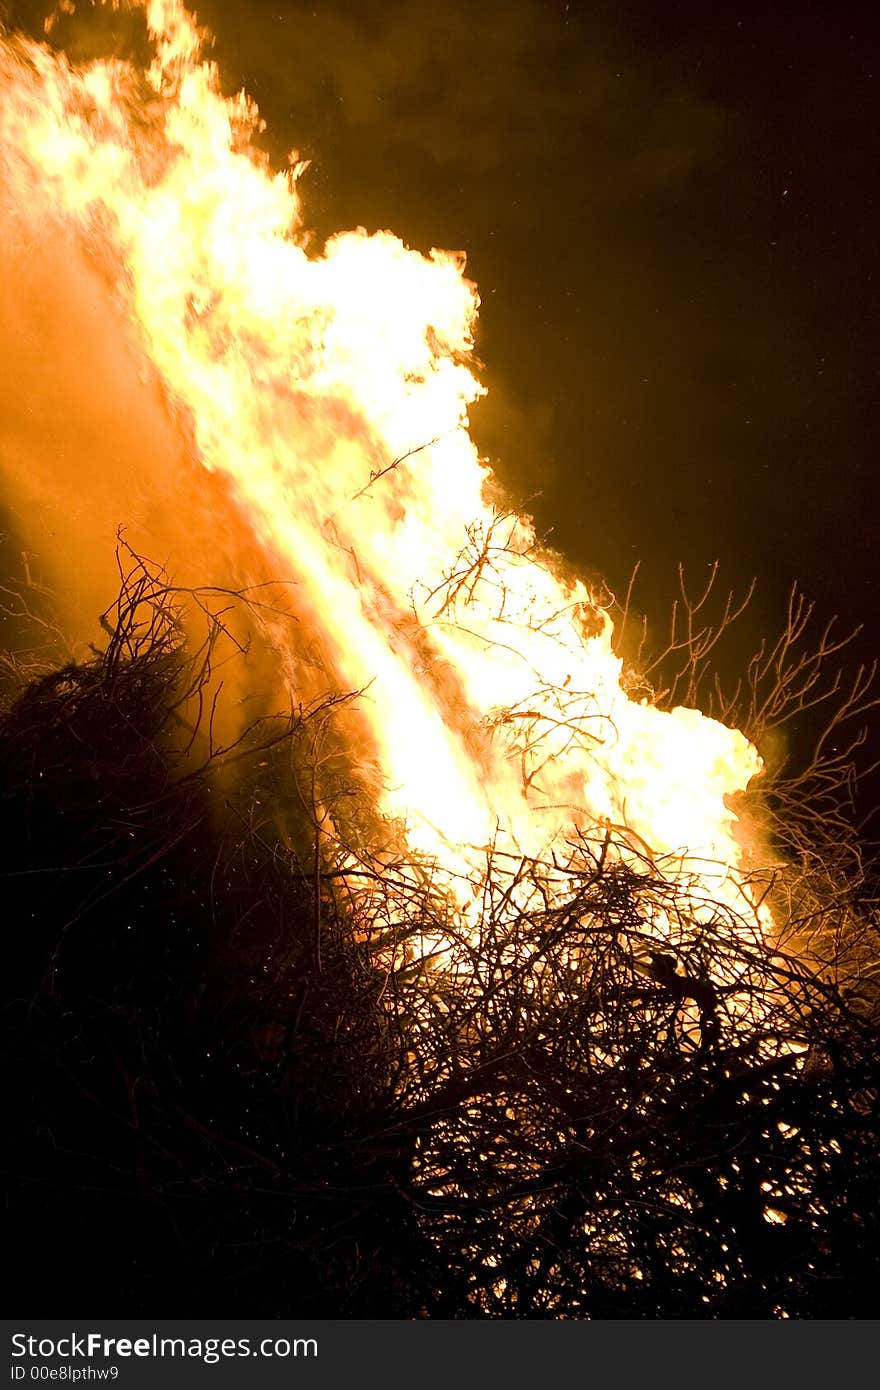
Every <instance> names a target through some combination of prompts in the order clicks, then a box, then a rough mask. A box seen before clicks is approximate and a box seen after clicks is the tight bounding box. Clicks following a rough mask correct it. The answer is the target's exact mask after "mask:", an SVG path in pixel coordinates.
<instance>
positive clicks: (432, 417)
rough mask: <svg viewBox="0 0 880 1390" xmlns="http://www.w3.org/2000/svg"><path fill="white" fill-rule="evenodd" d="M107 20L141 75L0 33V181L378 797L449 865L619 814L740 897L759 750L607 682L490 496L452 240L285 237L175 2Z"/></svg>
mask: <svg viewBox="0 0 880 1390" xmlns="http://www.w3.org/2000/svg"><path fill="white" fill-rule="evenodd" d="M68 8H69V7H68ZM133 8H143V9H144V10H145V15H146V21H147V26H148V30H149V34H150V38H151V41H152V45H153V53H154V57H153V60H152V62H151V65H150V66H149V68H148V69H147V70H146V72H142V71H138V70H137V68H136V67H135V66H134V65H133V64H131V63H126V62H121V61H118V60H108V61H99V62H95V63H92V64H90V65H87V66H81V67H74V66H72V65H71V64H70V63H69V62H68V61H67V60H66V59H65V57H64V56H63V55H58V54H55V53H53V52H51V51H50V50H49V49H48V48H47V47H45V46H42V45H38V44H35V43H32V42H30V41H28V40H25V39H23V38H19V37H14V38H9V39H7V40H4V41H0V83H2V95H0V170H2V175H3V179H4V184H5V189H6V192H5V195H4V196H5V197H6V198H7V199H8V200H10V202H11V203H13V204H14V205H15V207H16V211H17V216H18V217H19V218H23V219H24V220H25V221H26V222H27V223H28V224H29V225H30V226H31V227H32V228H35V229H38V230H39V229H40V228H46V227H49V226H58V225H61V226H63V227H64V228H66V229H67V230H68V231H70V229H74V231H75V234H76V236H77V238H78V239H79V241H80V244H82V245H84V246H85V247H86V248H88V249H89V251H90V253H91V254H92V255H93V256H94V257H95V258H96V260H97V261H99V262H100V265H101V267H102V270H103V273H104V274H105V275H106V274H107V273H108V267H109V273H110V274H111V275H112V276H113V277H114V279H115V281H116V293H117V294H118V295H119V296H120V297H121V300H122V303H123V304H124V306H125V310H126V313H127V315H128V316H129V318H130V320H131V322H132V323H133V324H134V325H135V326H136V330H137V333H138V335H139V338H140V343H141V346H142V350H143V352H144V353H145V354H146V357H147V359H148V360H149V362H151V363H152V365H153V367H154V368H155V370H156V371H157V372H158V374H159V376H160V378H161V380H162V382H163V383H164V386H165V389H166V391H167V393H168V394H169V396H170V398H171V399H172V400H173V401H174V402H175V404H176V405H177V407H178V408H179V410H180V412H181V415H182V416H183V417H185V419H186V420H187V421H188V422H189V428H190V429H191V431H192V435H193V438H194V440H195V447H196V450H197V453H198V458H199V460H200V462H201V464H202V465H203V466H204V468H205V469H208V470H211V471H213V472H216V473H217V474H220V475H222V476H223V477H224V478H226V479H227V480H228V481H229V482H230V484H231V485H232V487H233V489H234V493H235V496H236V498H237V501H238V503H239V504H240V506H241V508H242V509H243V510H244V512H245V513H246V515H247V517H248V520H249V524H250V527H251V529H252V532H253V535H254V537H256V538H257V540H258V541H259V543H260V544H261V545H262V546H263V547H265V549H266V551H267V553H268V554H270V555H272V556H274V557H276V558H277V561H278V562H279V564H280V566H281V567H283V570H284V571H285V572H286V573H288V574H290V575H292V576H294V577H295V578H296V580H297V581H298V583H299V586H300V588H299V590H298V593H299V595H300V600H299V602H300V607H301V612H302V616H303V618H304V619H305V620H307V622H308V624H309V625H310V627H311V628H312V629H313V630H314V631H316V632H319V633H320V634H321V637H322V642H323V645H324V648H325V649H326V650H327V651H329V653H330V660H331V662H332V667H333V669H334V673H335V676H336V677H337V679H338V680H339V681H340V682H342V683H343V684H344V685H345V686H347V687H349V688H353V689H361V688H363V689H365V692H366V693H365V694H364V696H363V700H362V705H363V711H364V716H365V718H366V720H367V721H368V723H369V727H370V731H371V735H372V738H373V740H374V743H375V749H376V756H377V758H378V761H379V764H380V766H381V770H382V775H383V782H384V786H383V790H382V792H381V793H380V808H379V809H380V810H381V812H382V813H384V814H385V815H387V816H390V817H394V818H400V819H402V820H403V821H404V822H405V824H406V827H407V835H408V838H409V843H410V845H411V847H412V848H413V849H414V850H415V851H417V852H420V853H425V854H427V855H429V856H431V857H436V858H437V859H438V860H439V861H441V862H442V863H443V864H445V865H446V866H448V868H449V869H450V871H451V872H452V873H463V874H464V875H465V876H467V875H468V874H469V873H470V872H471V871H472V869H473V868H474V866H475V865H476V864H478V862H479V857H480V855H482V856H483V857H485V852H486V847H487V846H488V845H489V843H490V842H495V843H497V841H498V837H499V836H500V837H501V838H502V839H503V840H504V842H505V843H506V844H507V845H508V846H509V847H510V848H511V850H514V849H515V850H516V851H517V852H518V853H523V854H528V855H531V856H536V857H540V856H543V855H550V854H551V853H552V850H553V846H554V844H557V843H563V842H564V841H565V838H566V836H569V835H570V834H571V831H572V827H573V826H574V827H578V826H581V827H596V826H597V825H599V826H601V825H602V824H604V823H612V824H614V825H616V826H625V827H627V828H628V830H629V831H631V832H632V833H633V834H634V835H636V836H638V837H639V839H640V840H641V841H642V842H643V844H645V845H646V846H649V847H650V850H651V851H652V852H653V853H654V854H656V855H658V856H663V857H666V858H667V859H669V858H670V857H672V858H673V859H675V860H676V862H678V863H679V865H680V869H681V872H682V873H684V872H687V874H688V875H689V877H691V878H692V877H693V876H694V875H695V874H696V875H698V876H699V878H700V881H701V882H702V884H703V885H704V891H705V893H706V895H707V896H708V897H720V898H721V899H726V900H727V901H729V902H731V903H735V904H736V905H737V907H739V908H741V907H742V905H743V902H744V901H746V902H748V901H749V900H748V890H747V888H746V887H745V886H744V880H743V877H742V873H741V868H740V864H741V847H740V843H739V839H738V834H740V835H741V831H740V832H738V830H737V825H736V817H735V816H734V814H733V812H732V811H731V810H730V809H729V806H728V804H727V798H728V796H729V795H730V794H733V793H736V792H737V791H739V790H742V789H744V788H745V787H746V786H747V784H748V782H749V780H750V779H751V778H752V777H754V776H755V775H756V774H758V773H759V772H760V770H761V760H760V758H759V756H758V754H757V752H756V750H755V749H754V747H752V745H751V744H750V743H749V742H748V740H747V739H746V738H745V737H744V736H743V734H741V733H739V732H737V731H736V730H733V729H729V728H726V727H724V726H723V725H721V724H719V723H717V722H715V721H713V720H711V719H709V718H706V717H704V716H703V715H702V714H701V713H700V712H699V711H697V710H694V709H684V708H679V709H675V710H672V711H671V712H662V711H660V710H659V709H657V708H655V707H654V706H653V705H651V704H650V703H648V702H647V701H645V700H641V701H637V700H633V699H631V698H630V697H629V696H628V695H627V693H626V692H625V690H624V689H623V688H622V685H621V662H620V660H619V658H618V657H617V656H616V655H615V654H614V652H613V649H612V643H611V637H612V629H611V622H610V619H609V617H608V615H607V614H606V613H604V612H603V611H602V610H601V609H599V608H598V607H597V606H596V604H595V602H594V599H593V596H592V595H591V593H590V592H589V590H588V589H587V587H586V586H585V584H584V583H582V582H581V581H579V580H575V581H573V582H569V581H566V580H563V579H562V578H560V577H559V576H558V575H557V574H555V573H554V571H553V568H552V566H551V565H550V563H549V562H548V561H546V560H545V559H542V558H540V557H539V556H537V557H536V554H535V536H534V532H533V529H532V525H531V522H530V521H529V519H528V518H526V517H521V516H515V515H507V514H504V513H502V512H501V511H499V510H498V509H497V508H496V506H495V505H493V503H492V502H491V501H490V500H489V497H488V495H489V484H490V482H491V475H490V472H489V470H488V468H487V467H486V465H485V464H484V463H483V462H482V461H481V460H480V458H479V457H478V454H477V451H476V449H475V446H474V444H473V442H472V440H471V438H470V436H469V433H468V415H467V412H468V407H469V406H470V404H471V403H472V402H473V401H475V400H476V399H477V397H478V396H479V395H480V394H481V393H482V390H483V388H482V387H481V386H480V385H479V383H478V382H477V380H476V378H475V376H474V373H473V370H472V366H471V357H470V354H471V351H472V348H473V338H474V328H475V323H476V317H477V309H478V303H479V301H478V296H477V293H476V290H475V288H474V286H473V285H472V284H471V283H470V282H469V281H468V280H467V279H466V278H465V276H464V273H463V270H464V261H463V257H461V256H459V255H455V254H451V253H449V252H443V251H432V252H431V254H430V255H429V256H423V255H420V254H418V253H416V252H414V251H411V250H408V249H407V248H406V247H405V246H404V245H403V244H402V242H401V241H400V240H399V239H398V238H397V237H395V236H393V235H392V234H391V233H389V232H380V233H378V234H377V235H374V236H368V235H367V234H366V233H365V232H364V231H363V230H358V231H356V232H351V233H346V234H343V235H339V236H336V237H334V238H332V239H331V240H330V241H329V243H328V244H327V245H326V247H325V248H324V249H323V251H322V252H321V253H320V254H309V253H308V251H307V249H306V245H307V239H306V237H305V234H304V232H303V222H302V216H301V210H300V201H299V196H298V191H297V180H298V177H299V175H300V173H301V172H302V166H301V165H300V164H299V163H298V162H297V160H296V158H295V157H293V158H292V160H291V167H290V169H289V170H287V171H285V172H282V173H272V172H271V171H270V169H269V168H268V166H267V164H266V161H265V159H264V158H263V157H262V156H261V155H260V154H259V153H258V152H257V151H255V149H254V148H253V146H252V145H251V143H250V142H251V139H252V137H253V135H254V133H255V131H257V130H258V129H259V125H260V122H259V116H258V112H257V109H256V107H255V105H254V104H253V103H252V102H251V101H250V100H249V99H248V97H247V96H246V95H245V94H244V93H240V94H238V95H236V96H233V97H227V96H224V95H223V94H222V92H221V89H220V84H219V79H218V73H217V69H216V66H215V65H214V64H213V63H211V62H210V61H207V60H206V59H205V57H204V35H203V34H202V33H201V32H200V31H199V30H198V28H197V27H196V22H195V19H194V17H193V16H192V15H191V14H189V13H188V12H187V10H186V9H185V8H184V6H183V5H182V4H181V3H180V0H146V3H140V4H138V3H137V0H134V3H133ZM221 524H222V523H221ZM288 655H289V660H290V662H291V667H292V669H293V670H294V672H295V666H296V661H297V654H296V653H295V652H294V651H291V652H290V653H289V654H288Z"/></svg>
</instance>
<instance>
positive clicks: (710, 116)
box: [7, 0, 880, 656]
mask: <svg viewBox="0 0 880 1390" xmlns="http://www.w3.org/2000/svg"><path fill="white" fill-rule="evenodd" d="M81 8H82V7H81ZM44 12H45V7H44V6H43V5H42V4H39V5H38V4H31V3H28V4H23V5H22V4H13V5H11V6H7V13H8V14H9V15H10V17H11V19H12V21H13V22H14V23H18V24H21V25H23V26H24V25H25V24H27V23H28V22H30V23H31V24H33V17H34V16H35V15H37V14H38V13H39V14H42V13H44ZM198 12H199V15H200V17H201V18H202V19H203V20H204V21H205V22H206V23H207V24H208V25H209V26H210V27H211V28H212V29H213V31H214V32H215V34H216V35H217V44H216V57H217V59H218V61H219V62H220V65H221V70H222V72H223V76H224V80H225V82H226V83H227V84H229V85H230V86H239V85H244V86H246V88H247V89H248V91H249V92H250V93H251V94H252V95H253V96H254V97H255V98H256V99H257V101H258V102H259V105H260V107H261V110H262V112H263V115H264V116H265V118H266V120H267V122H268V130H267V133H266V135H265V136H264V141H265V143H266V145H267V148H268V149H269V150H270V152H271V154H272V156H273V158H274V159H276V160H278V161H279V162H281V161H283V160H284V158H285V156H286V153H287V152H288V151H289V150H290V149H291V148H292V147H296V148H297V149H298V150H299V151H300V152H301V154H303V155H304V156H306V157H308V158H309V159H311V160H312V166H311V168H310V170H309V172H308V174H307V175H306V176H305V179H304V180H303V182H302V184H301V190H302V194H303V198H304V201H305V207H306V219H307V222H308V224H309V225H310V226H312V227H313V228H314V231H315V235H316V238H317V240H318V242H320V240H321V239H322V238H323V237H325V236H326V235H329V234H330V233H332V232H333V231H336V230H340V229H344V228H348V227H352V226H356V225H364V226H366V227H367V228H368V229H369V230H375V229H377V228H389V229H391V230H393V231H395V232H397V233H398V234H399V235H400V236H401V237H402V238H403V239H404V240H405V241H406V242H407V243H408V244H409V245H412V246H414V247H417V248H419V249H422V250H427V249H429V248H430V247H431V246H442V247H449V248H456V249H457V248H462V249H464V250H465V251H466V252H467V256H468V266H469V274H470V275H471V276H472V277H473V278H474V279H475V280H476V281H477V283H478V285H479V287H480V291H481V295H482V302H483V308H482V316H481V330H480V336H479V340H478V352H479V355H480V357H481V359H482V360H483V362H484V363H485V371H484V373H483V376H484V380H485V381H486V383H487V384H488V386H489V388H490V395H489V398H488V400H487V401H486V402H485V403H483V404H481V405H480V406H479V407H478V408H477V409H476V410H475V412H474V430H475V434H476V436H477V439H478V442H479V444H480V447H481V448H482V449H483V451H484V452H485V453H486V454H487V455H488V456H489V457H490V458H491V459H492V461H493V463H494V464H495V466H496V468H497V471H498V472H499V474H500V476H501V478H502V479H503V480H504V481H505V483H506V484H507V485H508V486H509V487H510V489H511V490H512V492H513V494H514V496H515V497H516V498H517V499H518V500H520V502H522V503H524V504H525V505H526V506H527V507H528V509H529V510H531V511H532V512H533V513H534V515H535V517H536V519H537V522H538V525H539V528H540V529H541V531H542V532H549V533H550V537H551V541H552V543H553V544H554V545H555V546H556V547H558V548H559V549H560V550H562V551H563V552H565V553H566V554H567V555H568V556H570V557H571V558H572V559H573V560H575V561H576V562H577V563H578V565H579V566H581V567H582V568H584V569H586V570H587V571H588V572H594V573H597V574H601V575H602V576H604V577H605V578H607V580H608V581H609V582H610V583H611V584H612V585H614V586H618V587H619V586H621V585H623V584H624V583H625V581H626V579H627V577H628V575H629V572H630V570H631V567H632V565H633V563H634V562H635V561H636V560H638V561H640V562H641V564H642V573H643V577H644V580H643V585H642V589H641V591H640V595H639V597H640V602H641V606H642V607H643V608H644V609H645V610H646V611H647V612H648V613H649V614H651V616H652V618H653V617H657V618H658V620H659V615H661V614H662V613H663V612H665V609H666V605H667V602H668V595H669V593H670V591H671V588H672V586H673V585H674V582H675V567H676V564H677V562H678V561H679V560H680V561H683V562H684V564H685V565H686V567H687V569H688V571H689V572H690V573H691V575H692V576H693V577H694V580H695V581H696V580H698V579H699V578H701V577H702V575H703V574H704V572H705V567H706V566H707V565H708V564H709V563H710V562H711V561H712V560H714V559H716V558H717V559H719V560H720V561H721V565H722V576H723V577H724V579H725V581H727V582H728V583H730V584H733V585H737V584H741V583H742V582H744V581H745V580H747V579H748V578H749V577H751V575H752V574H757V575H758V576H759V579H760V588H759V593H758V598H757V600H756V602H755V604H754V607H753V611H752V616H751V619H750V622H751V625H752V632H751V633H750V634H749V637H751V636H753V635H755V634H757V633H760V632H766V631H772V630H775V629H776V628H777V626H778V624H779V622H780V620H781V617H782V614H783V609H784V599H785V595H786V592H787V590H788V588H789V586H790V584H791V583H792V581H793V580H795V579H797V580H799V581H800V582H801V584H802V585H803V587H804V588H805V590H806V592H807V593H808V595H809V596H810V597H811V598H814V599H815V600H816V603H817V611H818V613H819V615H820V616H821V617H822V618H823V619H825V618H828V617H830V616H832V615H833V614H834V613H839V614H840V616H841V621H842V623H843V625H844V626H847V627H852V626H854V625H855V624H857V623H864V624H865V633H864V634H863V637H862V638H861V640H860V642H859V644H858V654H859V655H860V656H870V655H872V654H873V653H874V652H875V651H876V649H877V645H878V640H877V639H878V636H880V625H878V620H877V616H876V603H877V594H878V582H877V566H876V563H875V559H874V531H875V523H876V518H877V516H878V511H880V508H878V502H880V495H878V483H877V478H876V471H875V464H874V435H875V431H874V427H873V426H874V416H875V409H876V402H877V352H876V348H877V337H878V321H880V320H878V308H877V297H876V289H877V283H878V277H877V273H876V272H877V245H878V231H880V216H878V202H877V181H876V148H877V123H876V114H877V112H876V102H875V92H876V86H877V47H876V36H875V34H874V32H873V29H872V27H870V20H869V19H868V18H867V15H866V12H865V11H862V12H860V11H859V10H858V9H857V8H856V7H854V6H841V5H830V4H826V5H820V6H805V5H803V4H801V5H793V4H788V3H781V4H776V5H774V6H772V7H771V6H766V5H757V4H745V5H736V6H734V5H725V6H721V7H717V6H708V5H705V4H702V5H698V4H696V3H683V4H666V5H663V6H657V5H656V4H654V3H650V4H649V3H645V2H644V0H642V3H634V0H623V2H622V3H616V4H603V3H591V4H579V3H568V4H566V3H561V2H560V0H552V2H551V0H504V2H503V3H494V2H493V0H490V2H489V3H480V4H477V5H475V4H473V3H463V0H445V2H444V4H442V5H437V6H431V7H428V6H422V5H413V4H401V3H399V2H398V0H382V2H381V3H376V0H351V3H345V2H344V0H333V3H314V0H311V3H305V4H293V3H289V0H272V2H271V3H270V0H250V3H248V4H246V5H242V4H237V5H234V6H232V5H230V4H228V3H223V4H220V3H219V2H218V0H212V2H211V3H204V4H202V5H200V6H199V7H198ZM100 24H101V26H102V27H103V29H104V33H105V34H108V33H113V32H115V34H116V35H117V36H118V34H119V32H120V27H121V21H120V18H119V16H115V17H114V16H112V15H109V16H106V17H105V18H104V19H103V20H102V21H100ZM123 27H124V26H123ZM79 32H80V35H81V34H82V30H80V31H79ZM89 42H90V40H88V39H86V40H82V39H81V43H82V48H81V52H83V53H85V52H86V51H87V44H88V43H89ZM105 42H106V41H101V42H100V43H98V44H97V46H96V47H97V48H99V49H105ZM120 42H121V41H120Z"/></svg>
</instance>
